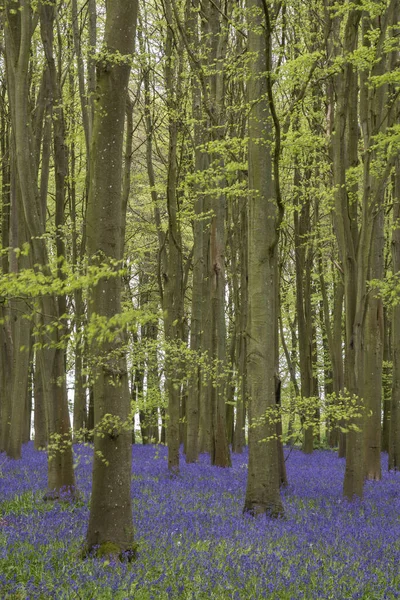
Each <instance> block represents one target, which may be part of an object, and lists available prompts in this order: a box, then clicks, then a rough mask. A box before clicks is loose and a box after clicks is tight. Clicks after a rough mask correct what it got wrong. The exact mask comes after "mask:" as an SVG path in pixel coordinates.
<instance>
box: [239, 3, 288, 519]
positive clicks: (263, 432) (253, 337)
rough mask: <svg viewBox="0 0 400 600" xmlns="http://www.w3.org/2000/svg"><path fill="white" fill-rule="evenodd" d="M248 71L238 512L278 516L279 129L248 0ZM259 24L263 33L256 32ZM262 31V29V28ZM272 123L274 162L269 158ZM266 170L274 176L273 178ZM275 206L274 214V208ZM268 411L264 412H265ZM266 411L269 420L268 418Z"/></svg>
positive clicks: (264, 17)
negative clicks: (243, 450) (244, 398)
mask: <svg viewBox="0 0 400 600" xmlns="http://www.w3.org/2000/svg"><path fill="white" fill-rule="evenodd" d="M247 8H248V11H249V15H250V16H249V19H250V22H249V39H248V44H249V55H250V56H251V57H252V61H251V63H250V76H249V83H248V97H249V103H250V106H251V112H250V117H249V151H248V161H249V221H248V253H249V254H248V260H249V262H248V298H249V314H248V327H247V331H248V346H247V373H248V394H249V400H248V403H249V465H248V476H247V488H246V498H245V504H244V511H245V512H248V513H250V514H253V515H258V514H262V513H264V514H267V515H270V516H280V515H282V514H283V506H282V501H281V498H280V494H279V459H278V448H277V442H276V427H275V422H274V419H273V417H275V416H276V403H275V402H276V384H275V349H276V333H277V328H276V320H277V318H278V312H277V310H278V307H277V306H276V300H277V290H276V285H277V276H276V273H277V268H278V265H277V243H278V235H279V233H278V227H279V221H278V218H282V212H281V205H280V203H279V200H280V198H279V195H278V196H277V194H279V192H280V190H279V174H278V171H277V167H278V164H277V163H276V161H277V160H278V158H279V146H278V145H277V144H279V141H280V138H279V130H278V127H277V125H278V123H277V121H276V114H275V113H274V112H273V111H274V108H275V107H274V104H273V97H272V85H271V79H270V77H265V76H263V77H261V74H263V75H264V74H265V73H270V71H271V66H272V56H271V35H272V31H271V22H270V15H269V10H270V8H269V6H268V5H267V4H263V3H262V2H260V1H259V0H248V2H247ZM263 27H266V31H265V32H264V31H263ZM261 32H262V33H261ZM271 117H272V118H273V119H274V125H275V135H276V136H277V137H276V138H275V155H274V158H275V162H274V164H273V161H272V157H271V142H272V131H271V129H272V127H271ZM273 174H274V177H275V181H274V179H273ZM278 211H279V212H278ZM266 412H267V414H266ZM271 417H272V418H271Z"/></svg>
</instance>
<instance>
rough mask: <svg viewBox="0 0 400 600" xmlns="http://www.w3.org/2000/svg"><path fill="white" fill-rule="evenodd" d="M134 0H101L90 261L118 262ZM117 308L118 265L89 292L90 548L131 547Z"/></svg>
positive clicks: (126, 403) (126, 401) (114, 550)
mask: <svg viewBox="0 0 400 600" xmlns="http://www.w3.org/2000/svg"><path fill="white" fill-rule="evenodd" d="M136 19H137V3H132V2H131V1H129V0H117V1H115V0H112V1H108V2H106V22H105V30H104V38H103V42H102V47H101V50H100V53H99V55H98V56H97V88H96V101H95V113H94V122H93V134H92V140H91V147H90V169H89V172H90V182H89V199H88V214H87V240H88V254H89V258H90V262H91V264H92V265H93V266H96V265H102V264H104V263H106V264H108V265H109V266H110V267H111V269H116V268H117V266H118V264H119V261H120V260H121V254H122V253H121V246H122V244H123V240H122V239H121V232H122V227H121V226H122V222H121V220H122V208H123V205H122V163H123V136H124V121H125V110H126V101H127V94H128V83H129V74H130V69H131V62H132V55H133V51H134V40H135V29H136ZM120 312H121V279H120V276H119V275H118V270H117V272H116V273H113V274H110V275H109V276H107V277H102V278H100V279H99V281H98V283H97V284H96V285H94V286H93V289H92V291H91V296H90V300H89V317H90V320H91V323H92V324H93V326H94V328H95V333H94V335H93V337H92V341H91V354H92V357H93V359H94V360H96V362H97V367H96V368H95V369H94V374H93V375H94V385H93V392H94V418H95V423H94V425H95V436H94V446H95V454H94V461H93V486H92V497H91V505H90V517H89V527H88V531H87V537H86V547H87V550H88V551H91V550H92V549H93V548H96V547H99V550H98V551H99V552H100V553H101V554H117V555H120V554H122V553H125V552H127V553H130V554H132V553H134V541H133V525H132V507H131V495H130V483H131V461H132V453H131V439H132V438H131V433H130V429H129V428H128V423H129V415H130V395H129V389H128V371H127V365H126V357H125V351H124V348H125V338H126V335H125V332H124V328H123V327H121V325H118V322H116V325H115V328H114V329H112V330H111V334H112V335H111V336H110V335H108V334H107V333H106V332H104V331H102V330H100V331H98V330H97V329H96V328H98V326H99V324H101V323H103V322H105V323H106V327H107V328H109V327H110V320H112V319H113V318H114V319H115V318H116V317H118V315H120Z"/></svg>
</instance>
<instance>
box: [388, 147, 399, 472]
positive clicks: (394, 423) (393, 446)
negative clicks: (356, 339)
mask: <svg viewBox="0 0 400 600" xmlns="http://www.w3.org/2000/svg"><path fill="white" fill-rule="evenodd" d="M392 258H393V273H394V274H396V273H399V272H400V159H399V158H398V159H397V161H396V174H395V190H394V206H393V230H392ZM392 311H393V312H392V354H393V375H392V402H391V405H390V433H389V469H390V470H394V471H400V304H395V305H394V306H393V308H392Z"/></svg>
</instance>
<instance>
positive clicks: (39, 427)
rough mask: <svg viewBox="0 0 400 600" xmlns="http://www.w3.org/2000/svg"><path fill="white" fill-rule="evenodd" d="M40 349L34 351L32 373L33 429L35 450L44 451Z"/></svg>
mask: <svg viewBox="0 0 400 600" xmlns="http://www.w3.org/2000/svg"><path fill="white" fill-rule="evenodd" d="M40 352H41V350H40V348H37V349H36V355H35V368H34V373H33V394H34V402H35V408H34V429H35V450H44V449H45V448H46V446H47V443H48V427H47V420H46V407H45V405H44V395H43V381H42V374H41V373H40V359H39V353H40Z"/></svg>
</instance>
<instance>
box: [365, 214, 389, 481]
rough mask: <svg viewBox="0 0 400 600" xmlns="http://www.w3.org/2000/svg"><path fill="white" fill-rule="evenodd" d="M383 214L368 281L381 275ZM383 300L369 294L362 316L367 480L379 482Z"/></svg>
mask: <svg viewBox="0 0 400 600" xmlns="http://www.w3.org/2000/svg"><path fill="white" fill-rule="evenodd" d="M383 217H384V214H383V207H382V208H380V210H379V213H378V214H377V216H376V217H375V224H374V231H373V234H372V256H371V264H370V278H371V279H376V280H382V279H383V275H384V244H385V237H384V219H383ZM383 328H384V321H383V301H382V298H380V297H378V295H376V294H375V293H374V292H373V291H372V292H370V294H369V297H368V303H367V312H366V317H365V357H364V361H365V362H364V373H365V375H364V401H365V409H366V411H367V415H366V420H365V426H364V457H365V476H366V479H375V480H380V479H381V477H382V473H381V434H382V428H381V418H382V414H381V413H382V391H383V386H382V367H383V344H384V339H383V338H384V329H383ZM368 413H371V414H370V415H369V414H368Z"/></svg>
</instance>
